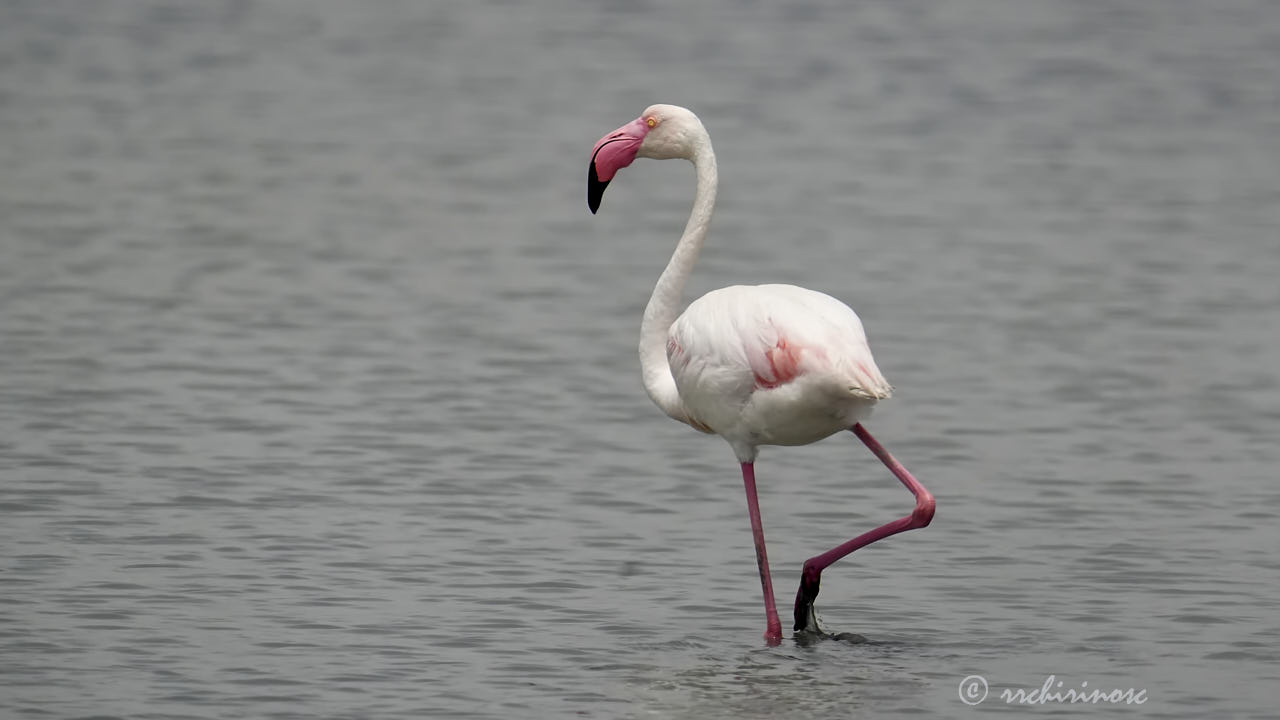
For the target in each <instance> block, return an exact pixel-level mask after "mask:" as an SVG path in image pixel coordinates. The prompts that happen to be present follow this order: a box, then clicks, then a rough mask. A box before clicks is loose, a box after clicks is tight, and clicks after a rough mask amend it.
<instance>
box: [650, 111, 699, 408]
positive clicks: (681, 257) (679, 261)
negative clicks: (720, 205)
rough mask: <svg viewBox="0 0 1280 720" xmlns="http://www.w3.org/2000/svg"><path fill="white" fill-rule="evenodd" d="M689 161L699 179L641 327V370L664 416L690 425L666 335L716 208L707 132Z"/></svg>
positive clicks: (677, 313)
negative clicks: (678, 237) (686, 214)
mask: <svg viewBox="0 0 1280 720" xmlns="http://www.w3.org/2000/svg"><path fill="white" fill-rule="evenodd" d="M689 159H690V161H691V162H692V163H693V167H694V170H695V171H696V172H697V177H698V180H697V189H696V190H695V191H694V196H693V210H692V211H691V212H690V213H689V221H688V222H687V223H686V224H685V227H684V235H682V236H681V237H680V242H679V243H678V244H677V245H676V249H675V252H674V253H672V254H671V260H670V261H668V262H667V267H666V269H665V270H663V271H662V275H660V276H658V283H657V284H656V285H654V287H653V295H651V296H650V297H649V304H648V305H647V306H646V307H645V309H644V319H643V320H642V321H641V323H640V371H641V373H642V375H643V378H644V389H645V390H646V391H648V393H649V397H650V398H652V399H653V402H654V403H655V404H656V405H657V406H658V407H660V408H662V411H663V412H665V413H666V414H667V415H670V416H671V417H673V418H675V419H677V420H680V421H681V422H689V417H688V414H687V413H686V411H685V408H684V403H683V402H681V400H680V392H679V390H678V389H677V388H676V381H675V378H673V377H672V376H671V366H670V364H668V362H667V333H668V331H669V330H670V328H671V323H673V322H675V320H676V317H677V316H678V315H679V311H680V302H681V298H682V296H683V294H684V286H685V282H686V281H687V280H688V279H689V274H690V273H691V272H692V271H693V265H694V263H696V262H697V261H698V252H699V251H701V250H702V242H703V241H704V240H706V237H707V230H708V228H709V227H710V225H711V211H712V210H713V209H714V207H715V204H716V183H717V178H716V156H715V153H714V152H713V151H712V150H711V139H710V138H709V137H707V135H706V131H705V130H704V131H703V132H702V134H701V137H699V138H698V139H697V141H696V142H695V143H694V149H693V153H692V154H691V156H690V158H689Z"/></svg>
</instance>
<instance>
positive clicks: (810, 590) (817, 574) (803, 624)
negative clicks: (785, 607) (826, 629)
mask: <svg viewBox="0 0 1280 720" xmlns="http://www.w3.org/2000/svg"><path fill="white" fill-rule="evenodd" d="M821 581H822V571H821V570H819V569H818V568H817V567H815V566H813V565H810V564H809V563H805V566H804V570H802V571H801V573H800V589H799V590H798V591H797V592H796V608H795V627H794V628H792V629H794V630H795V631H796V632H806V633H814V634H818V635H823V634H825V633H823V631H822V627H821V626H820V625H818V616H817V614H816V613H814V611H813V601H814V600H816V599H818V586H819V585H820V584H821Z"/></svg>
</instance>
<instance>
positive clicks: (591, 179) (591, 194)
mask: <svg viewBox="0 0 1280 720" xmlns="http://www.w3.org/2000/svg"><path fill="white" fill-rule="evenodd" d="M607 187H609V181H608V180H601V179H600V176H599V175H596V164H595V162H592V163H591V167H590V168H588V169H587V207H588V208H590V209H591V214H592V215H595V214H596V210H599V209H600V200H601V198H603V197H604V189H605V188H607Z"/></svg>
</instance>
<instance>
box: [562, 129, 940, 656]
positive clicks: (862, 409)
mask: <svg viewBox="0 0 1280 720" xmlns="http://www.w3.org/2000/svg"><path fill="white" fill-rule="evenodd" d="M637 157H647V158H654V159H658V160H667V159H673V158H684V159H685V160H688V161H690V162H692V163H693V166H694V170H695V171H696V174H697V188H696V190H695V191H694V200H693V210H692V212H691V213H690V214H689V220H688V223H687V224H686V225H685V229H684V234H683V235H682V236H681V238H680V242H679V243H678V244H677V245H676V249H675V252H674V253H673V254H672V255H671V260H670V261H669V262H668V263H667V267H666V269H665V270H663V271H662V275H661V276H659V277H658V282H657V284H656V285H655V286H654V288H653V294H652V295H651V296H650V298H649V304H648V306H647V307H645V311H644V319H643V320H642V321H641V323H640V369H641V373H642V374H643V380H644V388H645V390H646V391H647V392H648V394H649V397H650V398H651V399H652V400H653V402H654V404H656V405H657V406H658V407H659V408H660V409H661V410H662V411H663V412H665V413H666V414H667V415H668V416H670V417H672V418H674V419H676V420H679V421H680V422H683V423H685V424H687V425H689V426H691V427H692V428H694V429H695V430H699V431H701V432H704V433H708V434H715V435H719V436H720V437H722V438H724V439H725V440H726V441H727V442H728V443H729V446H730V447H731V448H732V449H733V452H734V454H735V455H736V456H737V459H738V463H739V464H740V465H741V468H742V480H743V485H744V486H745V488H746V493H747V512H748V514H749V515H750V519H751V534H752V538H753V540H754V542H755V549H756V563H757V565H758V567H759V570H760V585H761V588H762V590H763V592H764V606H765V633H764V637H765V640H766V641H767V643H768V644H770V645H777V644H779V643H780V642H781V641H782V625H781V622H780V621H779V620H778V610H777V605H776V603H775V602H774V596H773V581H772V579H771V577H770V575H769V560H768V556H767V554H766V552H765V543H764V525H763V520H762V519H761V515H760V503H759V500H758V498H757V497H756V477H755V460H756V456H757V454H758V452H759V448H760V446H761V445H807V444H809V443H813V442H816V441H818V440H821V439H823V438H826V437H829V436H831V435H833V434H835V433H837V432H840V431H842V430H851V431H852V432H853V434H854V435H856V436H857V437H858V439H860V440H861V441H862V442H863V443H864V444H865V445H866V446H867V448H869V449H870V450H871V452H872V453H874V454H875V455H876V457H878V458H879V459H880V460H881V461H882V462H883V463H884V464H885V465H886V466H887V467H888V468H889V470H890V472H892V473H893V475H894V476H895V477H897V478H898V480H900V481H901V482H902V484H903V485H905V486H906V487H907V489H908V490H910V491H911V493H912V494H913V495H914V496H915V499H916V505H915V508H914V509H913V510H912V512H911V513H910V514H909V515H906V516H905V517H902V518H899V519H897V520H894V521H893V522H889V523H886V524H884V525H881V526H880V527H877V528H875V529H873V530H870V531H868V532H865V533H863V534H861V535H858V536H857V537H855V538H853V539H852V540H849V541H847V542H845V543H842V544H840V545H837V546H836V547H834V548H832V549H830V550H828V551H826V552H824V553H821V554H819V555H815V556H813V557H811V558H809V559H808V560H806V561H805V563H804V567H803V569H802V570H801V575H800V588H799V590H798V591H797V592H796V602H795V611H794V619H795V624H794V630H795V631H797V632H801V631H807V632H811V633H815V634H819V635H821V634H823V632H822V629H821V628H820V627H819V626H818V621H817V616H816V615H815V613H814V610H813V602H814V600H815V599H816V598H817V596H818V586H819V581H820V580H821V576H822V571H823V570H825V569H826V568H827V567H828V566H830V565H831V564H832V563H834V562H836V561H837V560H839V559H841V558H843V557H845V556H846V555H848V554H849V553H851V552H853V551H854V550H857V549H858V548H861V547H865V546H867V545H870V544H871V543H874V542H876V541H878V540H882V539H884V538H886V537H889V536H890V535H895V534H897V533H900V532H904V531H907V530H913V529H916V528H922V527H925V526H926V525H928V524H929V522H930V521H931V520H932V519H933V511H934V499H933V495H932V494H931V493H930V492H929V491H928V490H926V489H925V487H924V486H923V485H921V484H920V482H919V481H917V480H916V479H915V477H913V476H912V475H911V473H909V472H907V469H906V468H905V467H903V466H902V463H900V462H898V461H897V460H896V459H895V458H894V457H893V456H892V455H890V454H889V452H888V451H887V450H885V449H884V446H883V445H881V444H880V443H879V441H877V440H876V439H875V438H874V437H872V435H871V433H869V432H867V429H866V428H865V427H864V426H863V424H862V421H863V420H865V419H866V418H867V416H868V415H870V413H871V409H872V408H873V407H874V406H875V404H876V403H877V402H879V401H880V400H884V399H887V398H888V397H889V396H890V394H891V392H892V387H891V386H890V385H889V383H888V382H887V381H886V380H885V379H884V376H883V375H881V374H880V369H879V368H878V367H876V362H875V360H874V359H873V358H872V357H871V349H870V347H869V346H868V345H867V337H866V333H865V332H864V331H863V328H862V321H861V320H859V319H858V316H857V314H855V313H854V312H853V310H852V309H850V308H849V306H848V305H845V304H844V303H842V302H840V301H839V300H836V299H835V298H833V297H831V296H830V295H825V294H823V293H820V292H816V291H814V290H808V289H805V288H801V287H796V286H794V285H756V286H745V285H735V286H732V287H726V288H721V289H719V290H713V291H711V292H709V293H707V294H706V295H703V296H702V297H700V298H698V299H697V300H695V301H693V302H692V303H690V304H689V307H688V308H687V309H686V310H685V311H684V312H683V313H679V314H677V311H678V309H679V307H680V302H681V295H682V294H683V292H684V286H685V281H686V280H688V278H689V274H690V272H691V271H692V270H693V265H694V263H695V262H696V261H697V259H698V253H699V251H700V250H701V249H702V243H703V241H704V240H705V239H706V237H707V230H708V227H709V226H710V222H711V213H712V210H713V208H714V206H715V200H716V184H717V178H716V157H715V153H714V152H713V151H712V149H711V137H710V136H709V135H708V134H707V130H706V128H705V127H703V125H702V121H701V120H699V119H698V116H697V115H694V114H693V112H691V111H689V110H688V109H686V108H682V107H677V106H675V105H653V106H651V107H649V108H648V109H646V110H645V111H644V114H642V115H641V116H640V117H638V118H636V119H635V120H632V121H631V122H629V123H627V124H626V125H623V126H622V127H620V128H618V129H617V130H615V131H613V132H611V133H609V134H608V135H605V136H604V137H603V138H601V139H600V141H599V142H597V143H596V145H595V148H594V149H593V151H592V154H591V165H590V167H589V169H588V173H587V206H588V207H589V208H590V209H591V212H592V214H594V213H595V212H596V211H597V210H598V209H599V207H600V200H601V199H602V198H603V196H604V190H605V188H606V187H607V186H608V185H609V182H610V181H611V180H612V179H613V177H614V175H615V174H616V173H617V172H618V170H620V169H622V168H624V167H627V166H628V165H630V164H631V163H632V162H633V161H634V160H635V159H636V158H637Z"/></svg>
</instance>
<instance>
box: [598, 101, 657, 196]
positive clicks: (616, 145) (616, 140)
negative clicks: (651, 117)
mask: <svg viewBox="0 0 1280 720" xmlns="http://www.w3.org/2000/svg"><path fill="white" fill-rule="evenodd" d="M648 133H649V126H648V125H647V124H646V123H645V121H644V118H636V119H635V120H632V121H631V122H629V123H627V124H626V125H623V126H622V127H620V128H618V129H617V130H614V131H613V132H611V133H609V134H608V135H605V136H604V137H602V138H600V141H599V142H597V143H596V146H595V149H593V150H592V151H591V167H590V168H588V169H587V207H589V208H591V214H593V215H594V214H595V212H596V210H599V209H600V200H601V198H603V197H604V189H605V188H606V187H609V181H610V180H612V179H613V176H614V174H616V173H617V172H618V171H619V170H621V169H622V168H624V167H626V166H628V165H630V164H631V163H632V161H634V160H635V159H636V153H638V152H640V143H642V142H644V136H645V135H647V134H648Z"/></svg>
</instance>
